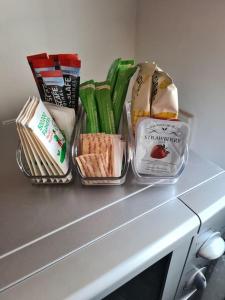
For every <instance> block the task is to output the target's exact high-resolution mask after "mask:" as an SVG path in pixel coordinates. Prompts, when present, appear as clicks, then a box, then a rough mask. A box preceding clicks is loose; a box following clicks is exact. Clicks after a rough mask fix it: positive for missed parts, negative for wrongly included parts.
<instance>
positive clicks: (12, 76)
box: [0, 0, 136, 119]
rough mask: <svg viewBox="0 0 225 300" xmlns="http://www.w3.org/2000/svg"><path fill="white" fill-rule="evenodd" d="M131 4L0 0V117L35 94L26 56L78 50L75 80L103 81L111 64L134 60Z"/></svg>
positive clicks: (103, 0) (133, 6)
mask: <svg viewBox="0 0 225 300" xmlns="http://www.w3.org/2000/svg"><path fill="white" fill-rule="evenodd" d="M135 18H136V1H135V0H114V1H111V0H95V1H93V0H65V1H63V0H20V1H18V0H1V1H0V45H1V46H0V74H1V75H0V119H7V118H11V117H12V118H13V117H15V116H16V115H17V113H18V111H19V109H20V108H21V106H22V105H23V103H24V102H25V100H26V98H27V97H28V96H29V95H32V94H37V89H36V86H35V82H34V79H33V77H32V74H31V71H30V69H29V66H28V63H27V61H26V56H27V55H29V54H35V53H40V52H45V51H46V52H49V53H57V52H74V51H76V52H78V53H79V54H80V56H81V59H82V72H81V80H82V81H84V80H86V79H91V78H94V79H96V80H104V79H105V76H106V72H107V70H108V67H109V65H110V64H111V62H112V60H113V59H114V58H116V57H120V56H122V57H125V58H126V57H128V58H129V57H133V56H134V39H135Z"/></svg>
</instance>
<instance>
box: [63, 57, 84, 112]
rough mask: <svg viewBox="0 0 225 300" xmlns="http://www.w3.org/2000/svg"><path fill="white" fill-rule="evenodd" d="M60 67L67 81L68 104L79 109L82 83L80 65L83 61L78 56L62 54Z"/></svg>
mask: <svg viewBox="0 0 225 300" xmlns="http://www.w3.org/2000/svg"><path fill="white" fill-rule="evenodd" d="M59 63H60V69H61V71H62V74H63V78H64V82H65V94H66V97H67V100H68V106H69V107H71V108H75V110H76V111H77V110H78V98H79V85H80V67H81V61H80V59H78V58H76V56H68V55H67V56H66V55H64V56H62V57H61V56H60V55H59Z"/></svg>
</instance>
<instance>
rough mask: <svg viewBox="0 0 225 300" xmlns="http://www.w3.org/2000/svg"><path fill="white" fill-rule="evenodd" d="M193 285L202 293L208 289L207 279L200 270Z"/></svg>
mask: <svg viewBox="0 0 225 300" xmlns="http://www.w3.org/2000/svg"><path fill="white" fill-rule="evenodd" d="M193 285H194V287H195V288H196V290H198V291H201V290H203V289H205V288H206V286H207V282H206V278H205V275H204V274H203V273H202V271H201V270H199V272H198V273H197V274H196V275H195V277H194V281H193Z"/></svg>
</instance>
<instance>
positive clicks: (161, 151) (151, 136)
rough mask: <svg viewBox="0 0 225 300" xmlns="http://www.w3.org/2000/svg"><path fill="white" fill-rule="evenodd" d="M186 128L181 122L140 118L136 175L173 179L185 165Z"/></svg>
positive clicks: (137, 134)
mask: <svg viewBox="0 0 225 300" xmlns="http://www.w3.org/2000/svg"><path fill="white" fill-rule="evenodd" d="M188 138H189V127H188V125H187V124H186V123H184V122H181V121H176V120H174V121H171V120H159V119H154V118H143V119H141V120H140V121H139V122H138V124H137V129H136V135H135V146H136V152H135V158H134V162H135V168H136V171H137V172H138V173H139V174H145V175H146V174H147V175H152V176H159V177H160V176H162V177H165V176H176V175H177V174H178V173H179V171H180V169H181V167H182V165H183V162H184V155H185V151H186V147H187V146H186V145H187V143H188Z"/></svg>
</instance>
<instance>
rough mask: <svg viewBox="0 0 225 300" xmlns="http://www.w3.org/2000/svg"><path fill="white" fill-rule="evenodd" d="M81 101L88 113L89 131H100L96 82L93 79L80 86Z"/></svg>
mask: <svg viewBox="0 0 225 300" xmlns="http://www.w3.org/2000/svg"><path fill="white" fill-rule="evenodd" d="M80 99H81V103H82V105H83V107H84V109H85V112H86V114H87V120H88V121H87V125H88V126H87V128H86V132H87V133H95V132H99V129H100V128H99V121H98V114H97V105H96V102H95V84H94V81H93V80H89V81H87V82H84V83H82V84H81V86H80Z"/></svg>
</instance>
